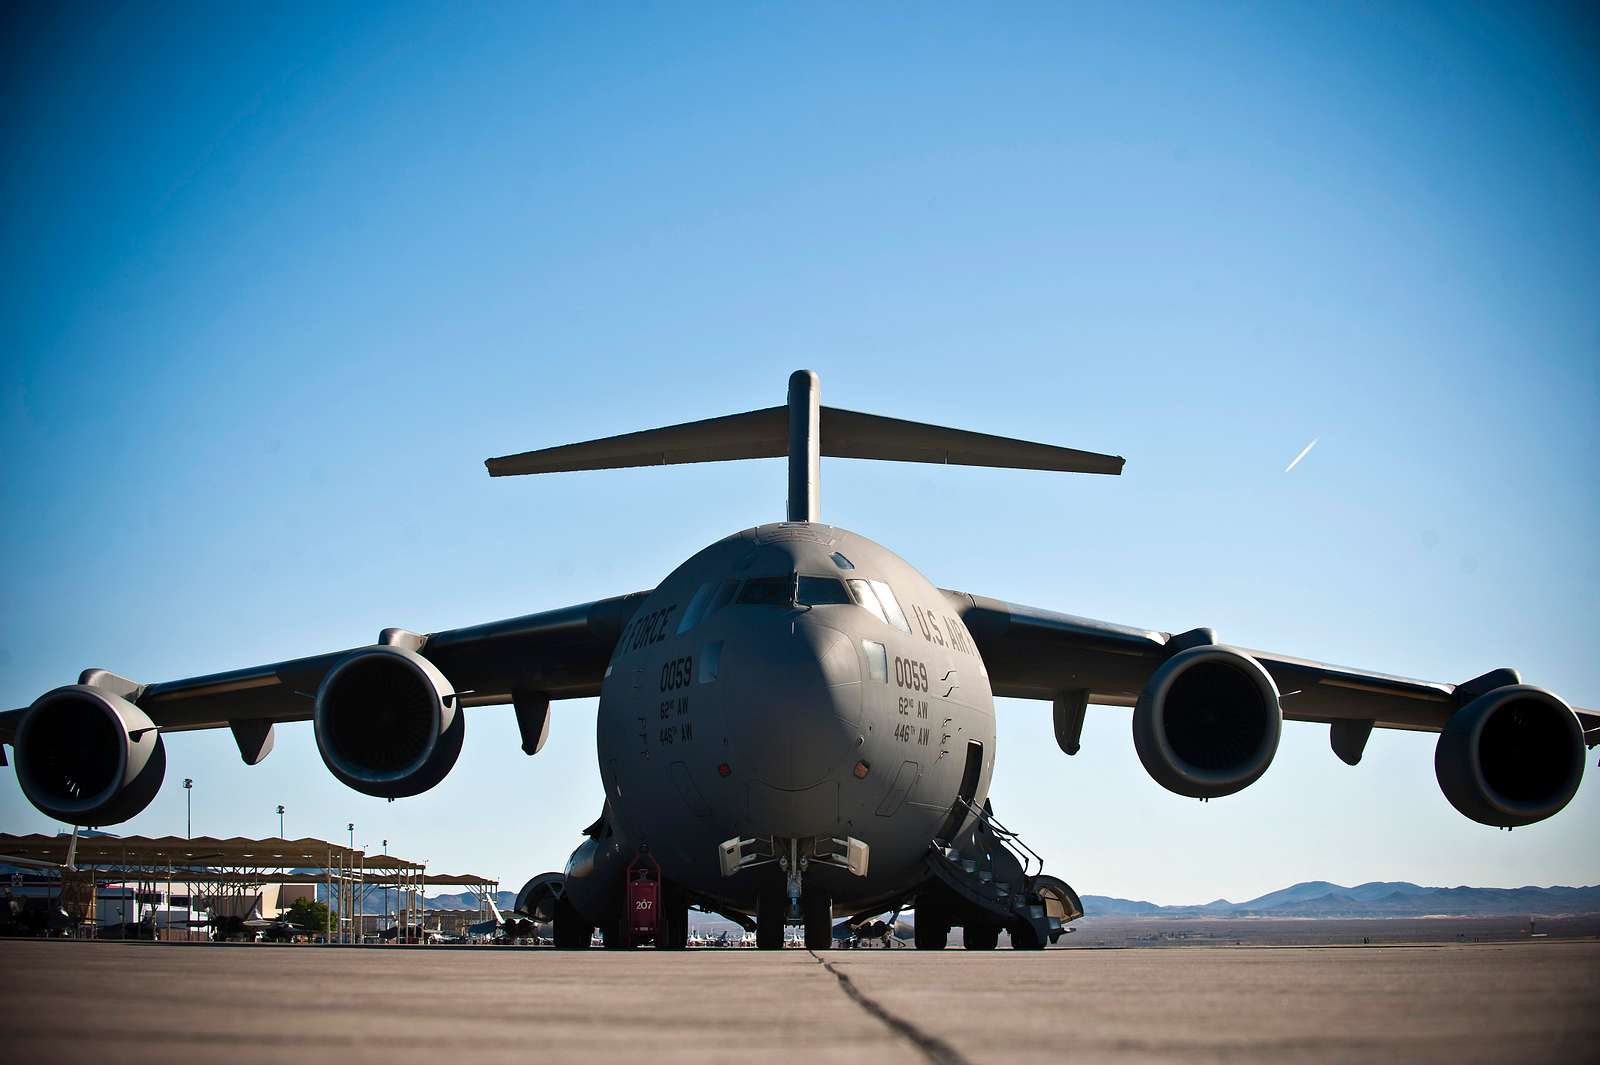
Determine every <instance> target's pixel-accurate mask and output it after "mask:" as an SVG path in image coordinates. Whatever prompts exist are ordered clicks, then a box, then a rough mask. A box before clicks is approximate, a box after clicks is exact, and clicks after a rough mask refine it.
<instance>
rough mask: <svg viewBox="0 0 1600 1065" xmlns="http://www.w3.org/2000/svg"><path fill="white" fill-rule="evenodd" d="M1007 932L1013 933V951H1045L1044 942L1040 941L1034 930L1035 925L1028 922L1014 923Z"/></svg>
mask: <svg viewBox="0 0 1600 1065" xmlns="http://www.w3.org/2000/svg"><path fill="white" fill-rule="evenodd" d="M1006 931H1008V932H1010V933H1011V949H1012V950H1043V949H1044V948H1045V943H1044V940H1042V939H1040V938H1039V937H1038V935H1037V934H1036V933H1035V932H1034V930H1033V925H1031V924H1028V923H1027V922H1026V921H1016V922H1014V923H1013V924H1012V925H1011V926H1010V927H1009V928H1007V929H1006Z"/></svg>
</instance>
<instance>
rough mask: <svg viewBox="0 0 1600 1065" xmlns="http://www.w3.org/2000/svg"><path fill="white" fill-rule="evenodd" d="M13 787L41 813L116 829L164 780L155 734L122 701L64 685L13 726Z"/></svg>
mask: <svg viewBox="0 0 1600 1065" xmlns="http://www.w3.org/2000/svg"><path fill="white" fill-rule="evenodd" d="M16 758H17V781H18V783H20V784H21V785H22V793H23V794H24V795H26V796H27V797H28V801H29V802H31V803H33V805H34V806H35V807H37V808H38V809H39V811H40V812H41V813H43V814H46V815H48V816H50V817H53V818H55V819H56V820H58V821H65V822H66V823H68V824H71V825H90V826H95V827H99V826H101V825H115V824H118V823H120V822H122V821H126V820H128V818H130V817H133V816H134V815H135V814H137V813H139V812H140V811H141V810H143V809H144V808H145V807H146V806H149V805H150V800H151V799H153V798H155V795H156V792H157V791H159V790H161V780H162V778H163V777H165V776H166V775H167V750H166V748H165V747H164V746H163V745H162V743H161V733H160V732H159V731H157V729H156V726H155V725H154V724H153V723H152V722H151V720H150V719H149V718H148V717H146V716H145V713H144V711H143V710H140V709H139V708H138V707H137V706H135V705H133V704H132V703H130V702H129V701H128V700H126V699H124V698H122V697H121V696H118V695H114V694H112V693H111V692H108V691H104V690H102V689H100V688H94V687H90V686H89V685H86V684H69V685H67V686H66V687H63V688H56V689H54V690H53V691H49V692H46V693H45V694H43V695H41V696H39V698H38V699H36V700H35V701H34V703H33V705H32V706H30V707H29V708H28V712H27V713H26V714H24V715H23V717H22V721H21V723H20V724H19V726H18V728H17V742H16Z"/></svg>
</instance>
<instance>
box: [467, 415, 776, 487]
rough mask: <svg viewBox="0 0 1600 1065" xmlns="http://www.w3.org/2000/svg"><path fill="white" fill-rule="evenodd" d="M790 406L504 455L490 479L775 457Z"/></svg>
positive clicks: (491, 469)
mask: <svg viewBox="0 0 1600 1065" xmlns="http://www.w3.org/2000/svg"><path fill="white" fill-rule="evenodd" d="M788 451H789V408H787V407H767V408H765V409H763V410H751V411H745V412H744V413H743V414H729V415H725V416H724V417H721V418H707V419H705V420H704V421H699V422H685V423H683V424H682V425H669V426H666V427H665V428H662V429H645V430H642V431H641V432H637V433H623V434H622V435H621V436H608V437H605V438H604V439H601V440H585V441H584V442H583V443H581V444H561V445H559V446H557V447H547V448H541V449H540V450H538V451H524V452H523V453H522V454H520V455H503V456H501V457H500V458H495V459H489V460H488V461H487V462H485V463H484V465H485V466H487V467H489V476H491V477H513V476H516V475H517V474H522V473H572V472H575V471H577V470H617V469H622V468H624V467H627V466H675V465H678V464H680V463H685V462H724V461H727V460H729V459H770V458H777V457H779V456H781V455H785V454H788Z"/></svg>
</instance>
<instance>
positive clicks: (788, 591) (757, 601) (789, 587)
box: [739, 573, 794, 606]
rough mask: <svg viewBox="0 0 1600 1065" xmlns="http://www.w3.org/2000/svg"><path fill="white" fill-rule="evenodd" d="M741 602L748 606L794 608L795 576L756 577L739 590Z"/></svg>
mask: <svg viewBox="0 0 1600 1065" xmlns="http://www.w3.org/2000/svg"><path fill="white" fill-rule="evenodd" d="M739 602H740V603H743V604H746V605H748V606H792V605H793V604H794V574H792V573H791V574H789V575H788V576H786V577H754V578H752V579H750V580H748V581H745V582H744V587H743V588H741V589H739Z"/></svg>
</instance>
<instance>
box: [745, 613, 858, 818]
mask: <svg viewBox="0 0 1600 1065" xmlns="http://www.w3.org/2000/svg"><path fill="white" fill-rule="evenodd" d="M748 638H749V640H750V643H749V650H750V652H751V653H750V655H749V656H748V657H746V656H740V657H741V659H743V660H744V661H745V662H747V663H748V666H747V668H745V669H741V670H740V674H742V675H740V676H738V677H737V678H733V677H728V678H727V679H730V680H735V679H736V683H735V684H734V685H731V686H730V687H732V688H733V689H734V690H732V691H728V692H726V693H725V695H726V696H727V697H729V698H730V706H729V712H730V713H731V714H732V715H733V720H732V721H731V722H730V726H731V727H730V729H729V740H730V748H731V751H730V760H731V761H732V764H733V765H734V767H735V769H736V771H737V772H738V773H739V775H740V776H741V777H743V778H744V779H745V780H747V781H749V782H750V783H751V785H752V787H753V788H754V787H757V786H758V785H759V786H762V787H765V788H768V789H778V790H781V791H787V792H798V791H802V790H806V791H809V790H811V789H814V788H816V787H817V786H819V785H829V786H830V787H831V790H832V793H833V794H834V795H835V796H836V795H837V792H838V783H839V782H841V781H843V780H844V779H846V778H847V777H848V776H849V774H850V771H851V768H852V767H853V766H854V764H855V759H856V758H857V757H859V755H858V754H857V750H858V748H859V745H860V743H859V741H860V727H861V666H860V661H859V658H858V656H857V652H856V649H855V644H854V642H853V641H852V640H851V639H850V638H849V637H848V636H846V635H845V634H844V633H843V632H840V631H839V630H838V629H835V628H832V627H830V626H828V625H824V624H822V623H820V622H817V621H814V620H812V619H811V618H809V617H807V616H805V615H800V616H798V617H794V616H786V617H784V618H783V619H782V622H781V625H780V626H776V627H773V628H766V629H765V631H761V630H756V631H751V632H749V633H748ZM725 676H726V674H725ZM813 798H816V799H817V801H821V800H820V798H819V797H813ZM834 805H835V808H836V807H837V799H835V800H834Z"/></svg>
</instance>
